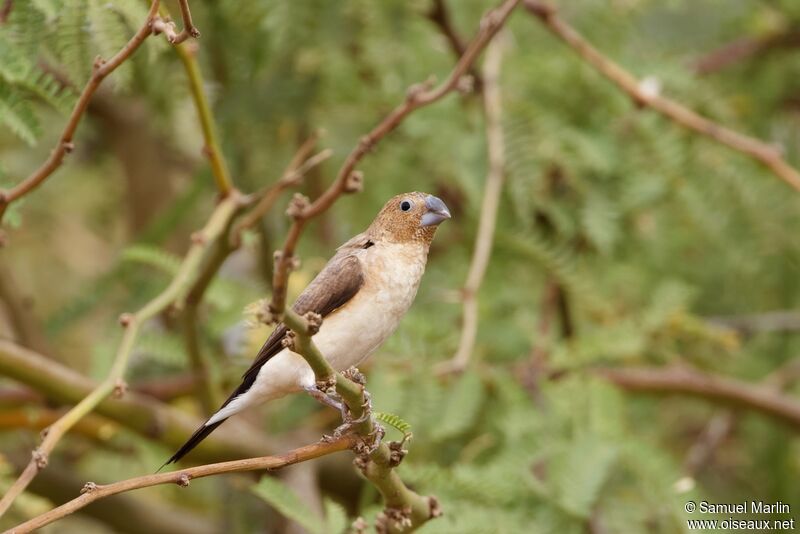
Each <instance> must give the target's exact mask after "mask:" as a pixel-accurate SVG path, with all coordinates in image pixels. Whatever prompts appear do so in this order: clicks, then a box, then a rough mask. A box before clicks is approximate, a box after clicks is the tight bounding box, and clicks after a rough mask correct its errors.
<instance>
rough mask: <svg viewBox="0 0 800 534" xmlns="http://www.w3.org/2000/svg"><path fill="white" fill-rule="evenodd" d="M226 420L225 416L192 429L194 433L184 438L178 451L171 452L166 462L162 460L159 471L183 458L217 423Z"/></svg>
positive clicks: (214, 428) (219, 423)
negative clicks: (184, 441)
mask: <svg viewBox="0 0 800 534" xmlns="http://www.w3.org/2000/svg"><path fill="white" fill-rule="evenodd" d="M227 420H228V419H227V417H226V418H225V419H223V420H221V421H217V422H216V423H212V424H210V425H205V424H204V425H202V426H201V427H200V428H198V429H197V430H195V431H194V434H192V436H191V437H190V438H189V439H188V440H186V443H184V444H183V445H181V448H180V449H178V452H176V453H175V454H173V455H172V456H171V457H170V459H169V460H167V461H166V462H164V465H162V466H161V467H159V468H158V471H161V470H162V469H164V468H165V467H166V466H167V465H169V464H172V463H175V462H177V461H178V460H180V459H181V458H183V457H184V456H186V455H187V454H188V453H189V451H191V450H192V449H194V448H195V447H197V446H198V445H199V444H200V442H201V441H203V440H204V439H206V438H207V437H208V435H209V434H211V433H212V432H213V431H214V430H216V428H217V427H218V426H219V425H221V424H222V423H224V422H225V421H227ZM158 471H156V473H158Z"/></svg>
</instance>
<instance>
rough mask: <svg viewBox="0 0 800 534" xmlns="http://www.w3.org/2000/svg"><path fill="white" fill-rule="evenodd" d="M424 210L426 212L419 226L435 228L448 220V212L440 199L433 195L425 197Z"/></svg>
mask: <svg viewBox="0 0 800 534" xmlns="http://www.w3.org/2000/svg"><path fill="white" fill-rule="evenodd" d="M425 208H426V210H427V211H426V212H425V214H424V215H423V216H422V220H421V221H420V223H419V224H420V226H436V225H437V224H439V223H440V222H442V221H444V220H446V219H449V218H450V210H448V209H447V206H445V204H444V202H442V199H440V198H437V197H435V196H433V195H428V196H427V197H425Z"/></svg>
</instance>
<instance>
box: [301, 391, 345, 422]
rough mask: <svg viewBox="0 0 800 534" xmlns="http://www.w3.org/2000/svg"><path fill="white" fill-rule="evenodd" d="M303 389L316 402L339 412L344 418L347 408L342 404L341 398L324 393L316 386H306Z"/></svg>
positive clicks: (330, 393) (333, 393) (332, 393)
mask: <svg viewBox="0 0 800 534" xmlns="http://www.w3.org/2000/svg"><path fill="white" fill-rule="evenodd" d="M303 389H304V390H305V392H306V393H308V394H309V395H311V396H312V397H314V399H316V400H317V402H320V403H322V404H324V405H325V406H330V407H331V408H335V409H337V410H339V413H341V414H342V418H343V419H344V418H345V417H346V413H347V406H346V405H345V404H344V402H342V398H341V397H340V396H339V395H337V394H336V393H335V392H327V391H324V390H322V389H320V388H319V387H318V385H313V386H306V387H304V388H303Z"/></svg>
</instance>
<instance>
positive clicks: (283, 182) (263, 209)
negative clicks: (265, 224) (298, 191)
mask: <svg viewBox="0 0 800 534" xmlns="http://www.w3.org/2000/svg"><path fill="white" fill-rule="evenodd" d="M306 146H307V143H304V144H303V146H301V147H300V149H299V150H298V151H297V154H296V155H295V157H293V158H292V162H291V163H290V164H289V166H288V167H287V168H286V170H285V171H284V173H283V175H282V176H281V178H280V179H279V180H278V181H277V182H275V183H274V184H272V185H271V186H269V187H268V188H267V189H266V190H264V191H262V192H261V193H260V196H261V200H259V201H258V203H257V204H256V205H255V206H254V207H253V208H252V209H251V210H250V211H249V212H247V213H246V214H245V215H243V216H242V219H241V221H239V224H238V226H237V232H241V231H243V230H245V229H249V228H252V227H253V226H255V224H256V223H257V222H258V221H259V219H261V217H263V216H264V215H265V214H266V213H267V212H269V211H270V210H271V209H272V206H274V205H275V201H276V200H278V197H279V196H280V194H281V193H283V192H284V191H285V190H286V189H288V188H290V187H295V186H297V185H298V184H300V183H301V182H302V180H303V177H304V176H305V175H306V174H307V173H308V171H310V170H311V169H313V168H314V167H316V166H317V165H319V164H321V163H322V162H323V161H325V160H326V159H328V158H330V157H331V156H332V155H333V150H331V149H329V148H326V149H325V150H322V151H321V152H319V153H317V154H315V155H313V156H311V157H310V158H308V159H305V157H304V158H303V159H301V160H299V161H298V157H297V156H298V155H300V154H303V153H305V152H306V149H305V148H306ZM312 149H313V146H312Z"/></svg>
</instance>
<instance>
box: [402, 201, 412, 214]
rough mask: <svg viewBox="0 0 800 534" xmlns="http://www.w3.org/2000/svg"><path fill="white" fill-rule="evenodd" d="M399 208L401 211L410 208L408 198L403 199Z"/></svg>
mask: <svg viewBox="0 0 800 534" xmlns="http://www.w3.org/2000/svg"><path fill="white" fill-rule="evenodd" d="M400 209H401V210H403V211H408V210H410V209H411V202H410V201H408V200H404V201H402V202H401V203H400Z"/></svg>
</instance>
